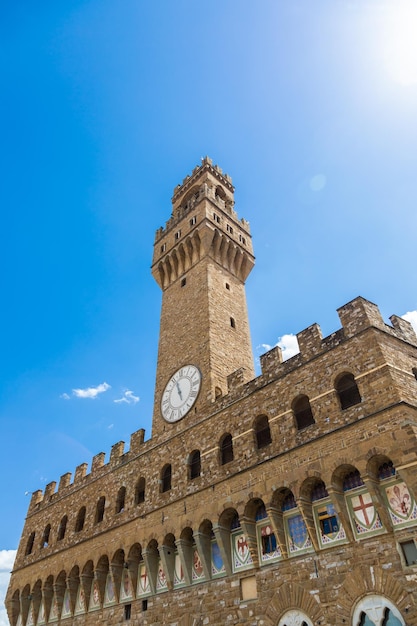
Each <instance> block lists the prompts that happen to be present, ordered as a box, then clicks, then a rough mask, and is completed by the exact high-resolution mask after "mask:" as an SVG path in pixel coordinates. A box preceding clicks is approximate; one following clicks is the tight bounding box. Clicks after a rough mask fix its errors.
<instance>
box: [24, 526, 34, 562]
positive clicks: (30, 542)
mask: <svg viewBox="0 0 417 626" xmlns="http://www.w3.org/2000/svg"><path fill="white" fill-rule="evenodd" d="M34 542H35V533H34V532H33V533H31V534H30V535H29V539H28V542H27V544H26V552H25V555H26V556H28V555H29V554H32V550H33V544H34Z"/></svg>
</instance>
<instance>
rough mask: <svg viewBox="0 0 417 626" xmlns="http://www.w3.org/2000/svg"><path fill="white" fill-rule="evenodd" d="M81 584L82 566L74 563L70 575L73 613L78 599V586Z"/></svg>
mask: <svg viewBox="0 0 417 626" xmlns="http://www.w3.org/2000/svg"><path fill="white" fill-rule="evenodd" d="M79 586H80V568H79V567H78V565H74V567H73V568H72V570H71V571H70V573H69V575H68V589H69V594H70V607H71V613H72V614H74V610H75V603H76V601H77V594H78V587H79Z"/></svg>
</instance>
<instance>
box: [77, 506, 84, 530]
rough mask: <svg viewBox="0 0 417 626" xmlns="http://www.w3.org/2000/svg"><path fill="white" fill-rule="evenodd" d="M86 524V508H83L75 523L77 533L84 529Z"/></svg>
mask: <svg viewBox="0 0 417 626" xmlns="http://www.w3.org/2000/svg"><path fill="white" fill-rule="evenodd" d="M84 523H85V506H82V507H81V509H80V510H79V511H78V515H77V519H76V522H75V532H76V533H79V532H81V531H82V529H83V528H84Z"/></svg>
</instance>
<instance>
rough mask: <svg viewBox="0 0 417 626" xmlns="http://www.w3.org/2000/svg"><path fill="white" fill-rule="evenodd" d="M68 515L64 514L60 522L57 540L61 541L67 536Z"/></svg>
mask: <svg viewBox="0 0 417 626" xmlns="http://www.w3.org/2000/svg"><path fill="white" fill-rule="evenodd" d="M67 523H68V517H67V516H66V515H64V517H63V518H62V520H61V521H60V523H59V528H58V535H57V541H61V540H62V539H63V538H64V537H65V533H66V530H67Z"/></svg>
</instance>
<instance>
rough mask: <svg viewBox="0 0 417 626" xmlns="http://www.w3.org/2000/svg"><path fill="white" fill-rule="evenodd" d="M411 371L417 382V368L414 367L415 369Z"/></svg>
mask: <svg viewBox="0 0 417 626" xmlns="http://www.w3.org/2000/svg"><path fill="white" fill-rule="evenodd" d="M411 371H412V372H413V374H414V378H415V379H416V380H417V367H413V369H412V370H411Z"/></svg>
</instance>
